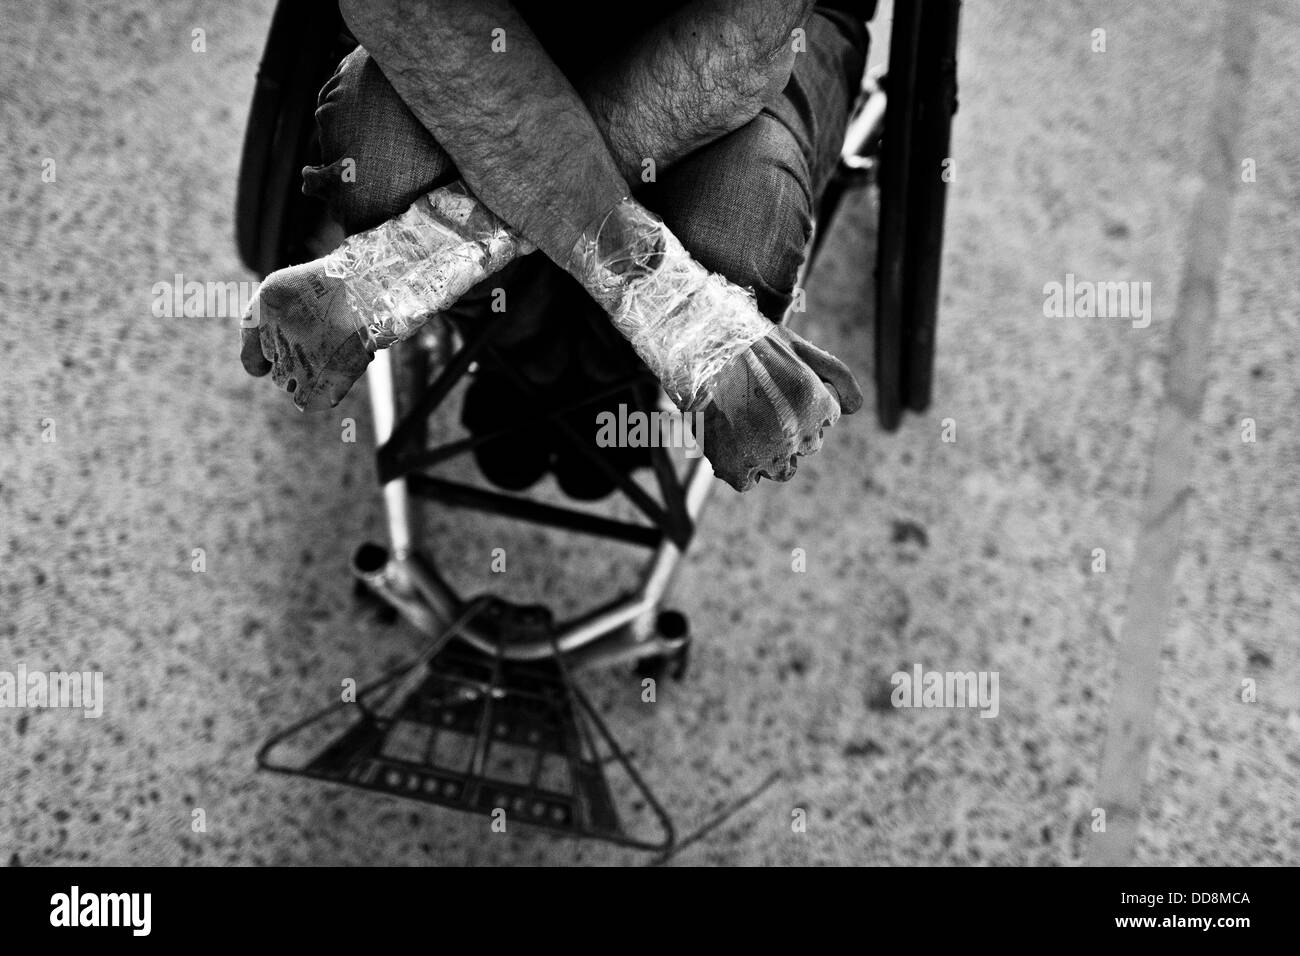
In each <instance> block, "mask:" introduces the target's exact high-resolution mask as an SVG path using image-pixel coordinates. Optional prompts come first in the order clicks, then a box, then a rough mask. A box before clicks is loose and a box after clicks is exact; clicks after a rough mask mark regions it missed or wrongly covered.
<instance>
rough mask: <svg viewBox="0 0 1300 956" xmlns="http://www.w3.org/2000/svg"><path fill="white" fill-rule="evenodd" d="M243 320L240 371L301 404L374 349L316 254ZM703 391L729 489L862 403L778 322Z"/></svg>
mask: <svg viewBox="0 0 1300 956" xmlns="http://www.w3.org/2000/svg"><path fill="white" fill-rule="evenodd" d="M448 305H449V306H450V305H451V303H448ZM244 325H245V328H244V329H243V330H242V339H243V341H242V349H241V355H240V358H241V360H242V362H243V365H244V369H245V371H247V372H248V373H249V374H250V375H259V376H260V375H266V374H268V373H270V375H271V380H272V381H273V382H274V383H275V384H276V386H277V387H279V388H282V389H284V390H285V391H287V392H289V393H290V395H291V396H292V397H293V402H294V405H296V406H297V407H298V408H299V409H303V410H314V409H321V408H329V407H332V406H334V405H337V404H338V403H339V402H340V401H342V399H343V397H344V396H345V395H347V393H348V391H349V390H350V389H351V388H352V385H353V383H355V382H356V380H357V379H359V378H360V377H361V376H362V374H363V373H364V372H365V370H366V366H367V365H369V364H370V360H371V357H372V355H373V353H374V349H373V345H372V343H371V342H370V340H369V338H368V337H367V336H366V335H365V333H363V332H361V331H359V330H358V329H357V327H356V319H355V316H354V315H353V314H352V311H351V309H350V308H349V307H348V305H347V300H346V294H345V290H344V287H343V283H342V281H341V280H340V279H336V278H331V277H329V276H327V275H325V268H324V265H323V262H322V260H319V259H318V260H316V261H314V262H308V263H304V264H302V265H298V266H292V267H290V268H288V269H281V270H279V271H277V272H273V273H272V274H271V275H269V276H267V278H266V280H265V281H264V282H263V283H262V285H261V286H260V288H259V289H258V294H257V297H256V298H255V299H254V302H253V304H252V306H251V308H250V313H249V316H247V317H246V320H245V323H244ZM712 395H713V398H712V399H711V400H709V402H708V403H707V405H706V406H705V407H704V436H703V437H704V453H705V455H706V456H707V457H708V459H709V461H710V462H711V463H712V464H713V468H714V472H715V474H716V475H717V476H718V477H719V478H721V479H722V480H723V481H725V482H726V483H727V484H729V485H731V487H733V488H735V489H736V490H737V491H748V490H749V489H750V488H752V487H753V486H754V485H755V484H756V483H757V481H758V479H759V478H760V477H762V478H769V479H771V480H774V481H788V480H789V479H790V478H791V477H793V475H794V473H795V469H796V468H797V458H799V457H802V456H804V455H812V454H816V452H817V451H818V450H819V449H820V448H821V445H822V433H823V430H824V429H825V428H828V427H830V426H831V425H834V424H835V422H836V421H837V420H838V419H839V417H840V415H841V414H846V415H849V414H852V413H853V412H855V411H857V410H858V408H859V407H860V406H861V405H862V390H861V389H860V388H859V387H858V383H857V382H856V381H854V378H853V375H852V374H851V373H850V372H849V370H848V368H847V367H845V365H844V363H843V362H841V361H840V360H839V359H837V358H835V357H834V356H833V355H831V354H830V353H828V352H825V351H823V350H822V349H820V348H818V347H817V346H815V345H813V344H812V343H811V342H808V341H806V340H805V339H803V338H801V337H800V336H798V335H796V334H795V333H794V332H791V331H790V330H789V329H788V328H786V327H784V326H773V329H772V331H771V332H770V333H768V334H767V335H765V336H764V337H763V338H761V339H759V340H758V341H757V342H755V343H754V344H753V345H751V346H750V347H749V348H748V349H746V350H745V351H744V352H742V353H741V354H740V355H738V356H736V358H734V359H732V361H731V362H730V363H728V365H727V366H726V367H725V368H724V369H723V370H722V372H721V373H720V374H719V376H718V378H717V379H716V381H715V386H714V388H713V389H712Z"/></svg>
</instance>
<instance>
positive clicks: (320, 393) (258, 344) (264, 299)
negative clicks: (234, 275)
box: [239, 259, 374, 410]
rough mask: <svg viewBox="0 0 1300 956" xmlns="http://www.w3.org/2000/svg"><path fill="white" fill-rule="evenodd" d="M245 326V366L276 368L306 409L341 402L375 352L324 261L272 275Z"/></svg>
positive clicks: (259, 370)
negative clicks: (328, 274)
mask: <svg viewBox="0 0 1300 956" xmlns="http://www.w3.org/2000/svg"><path fill="white" fill-rule="evenodd" d="M243 326H244V327H243V329H242V331H241V337H242V342H241V343H240V344H241V348H240V356H239V357H240V360H241V361H242V362H243V364H244V370H245V371H246V372H248V373H249V374H250V375H265V374H266V373H267V372H270V373H271V381H273V382H275V384H276V385H277V386H278V387H280V388H283V389H284V390H285V391H287V392H288V393H289V394H290V395H292V396H293V403H294V404H295V405H296V406H298V408H299V409H303V410H306V409H313V410H314V409H318V408H328V407H330V406H333V405H337V404H338V403H339V402H341V401H342V400H343V396H344V395H346V394H347V393H348V390H349V389H350V388H351V387H352V384H353V383H354V382H355V381H356V380H357V379H358V378H360V377H361V374H362V373H363V372H365V370H366V366H367V365H369V364H370V358H371V356H372V354H373V352H374V348H373V346H372V345H371V344H370V342H369V339H368V338H367V337H366V336H364V334H363V333H362V332H361V331H360V330H359V329H358V327H357V319H356V316H355V315H354V314H353V312H352V310H351V309H350V308H349V307H348V304H347V290H346V289H345V288H344V286H343V282H342V280H340V279H335V278H332V277H330V276H327V275H326V274H325V265H324V260H322V259H317V260H315V261H314V262H307V263H304V264H302V265H299V266H291V267H290V268H288V269H280V270H279V271H278V272H272V273H271V274H270V275H269V276H267V277H266V279H265V280H264V281H263V282H262V284H261V285H260V286H259V287H258V290H257V296H256V297H255V298H254V299H253V301H252V302H251V303H250V304H249V311H248V313H247V314H246V315H245V316H244V322H243Z"/></svg>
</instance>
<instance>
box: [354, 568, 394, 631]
mask: <svg viewBox="0 0 1300 956" xmlns="http://www.w3.org/2000/svg"><path fill="white" fill-rule="evenodd" d="M352 597H353V598H354V599H355V600H356V602H357V604H358V605H359V606H361V607H362V608H369V609H370V610H371V611H372V612H373V613H374V616H375V620H376V621H378V622H379V623H380V624H383V625H385V626H386V627H391V626H392V625H394V624H396V623H397V608H395V607H393V606H392V605H391V604H389V603H388V602H387V601H385V600H384V599H383V598H381V597H380V596H379V595H378V594H376V593H375V592H374V591H373V590H372V589H371V588H370V586H369V585H367V584H366V583H365V582H364V581H361V580H355V581H353V582H352Z"/></svg>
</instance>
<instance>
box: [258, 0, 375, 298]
mask: <svg viewBox="0 0 1300 956" xmlns="http://www.w3.org/2000/svg"><path fill="white" fill-rule="evenodd" d="M355 46H356V41H355V40H353V39H352V37H351V36H350V35H349V34H348V32H347V28H346V27H345V26H344V24H343V18H342V17H341V16H340V15H339V12H338V6H337V4H333V3H318V2H314V0H280V2H279V3H278V5H277V6H276V8H275V14H274V15H273V17H272V19H271V30H270V33H269V35H268V37H267V41H266V49H265V51H264V52H263V54H262V62H261V65H260V66H259V67H258V71H257V85H256V87H255V88H254V92H253V103H252V108H251V109H250V111H249V117H248V127H247V130H246V132H245V134H244V151H243V155H242V156H241V158H240V164H239V184H238V189H237V195H236V200H235V241H236V245H237V246H238V249H239V257H240V259H242V260H243V262H244V265H246V266H248V268H250V269H252V270H253V271H254V272H256V273H258V274H259V275H261V276H266V275H268V274H269V273H271V272H274V271H275V270H276V269H282V268H284V267H285V266H290V265H295V264H297V263H299V262H306V261H308V260H309V259H312V258H314V257H315V256H316V255H318V254H319V252H318V251H313V250H311V249H310V248H309V242H311V241H312V240H313V237H315V236H316V234H317V232H318V231H319V230H320V228H321V226H322V224H323V223H325V222H326V221H327V220H328V215H327V213H326V210H325V206H324V204H323V203H321V202H320V201H319V200H316V199H313V198H311V197H308V196H304V195H303V194H302V189H301V182H300V177H301V173H302V168H303V167H304V166H309V165H316V164H318V163H319V162H320V150H319V144H318V143H317V140H316V120H315V109H316V98H317V95H318V94H319V92H320V89H321V87H322V86H324V85H325V81H326V80H328V79H329V77H330V76H331V75H332V74H333V72H334V70H335V68H336V67H337V66H338V63H339V61H340V60H342V59H343V57H344V56H346V55H347V54H348V53H349V52H350V51H351V50H352V49H353V48H354V47H355Z"/></svg>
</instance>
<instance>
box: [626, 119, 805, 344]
mask: <svg viewBox="0 0 1300 956" xmlns="http://www.w3.org/2000/svg"><path fill="white" fill-rule="evenodd" d="M647 200H648V201H649V202H651V203H654V206H655V208H656V211H657V212H659V214H660V215H661V216H663V218H664V221H665V222H666V223H667V224H668V227H669V228H670V229H672V231H673V233H674V234H675V235H676V236H677V237H678V238H679V239H680V240H681V241H682V244H683V245H684V246H685V247H686V249H687V251H689V252H690V253H691V255H692V256H694V257H695V258H696V259H697V260H698V261H699V262H700V263H701V264H703V265H704V266H705V267H706V268H707V269H709V270H710V271H712V272H718V273H721V274H722V275H723V276H725V277H726V278H727V279H729V280H730V281H732V282H734V283H736V284H737V285H740V286H744V287H747V288H751V289H753V290H754V294H755V297H756V299H757V303H758V308H759V310H760V311H761V312H762V313H763V314H764V315H766V316H767V317H768V318H770V319H772V320H773V321H777V320H779V319H780V318H781V317H782V315H783V314H784V313H785V309H786V307H787V306H788V305H789V303H790V298H791V295H792V293H793V291H794V286H795V283H796V282H797V281H798V275H799V267H800V265H801V264H802V263H803V259H804V253H805V249H806V247H807V245H808V240H809V238H810V237H811V234H812V197H811V192H810V187H809V176H808V169H807V162H806V160H805V159H804V156H803V153H802V151H801V150H799V149H798V148H797V146H796V145H795V144H794V142H793V140H792V138H791V137H790V135H789V133H788V132H787V131H786V129H785V127H784V126H783V125H781V124H780V123H779V122H778V121H777V120H775V119H774V118H772V117H770V116H768V115H767V114H760V115H759V116H758V117H757V118H756V119H754V120H753V121H751V122H750V123H749V124H747V125H746V126H744V127H742V128H741V129H739V130H736V131H735V132H734V133H731V134H729V135H728V136H726V137H724V138H723V139H721V140H719V141H717V142H716V143H714V144H711V145H710V146H708V147H706V148H705V149H704V150H701V151H700V152H698V153H696V154H694V155H693V156H691V157H687V159H685V160H683V162H682V163H680V164H679V165H677V166H674V167H673V169H671V170H670V171H669V174H668V175H667V176H665V177H664V180H663V181H662V182H661V183H660V184H659V188H657V189H656V190H654V192H653V195H652V196H648V197H647Z"/></svg>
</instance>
